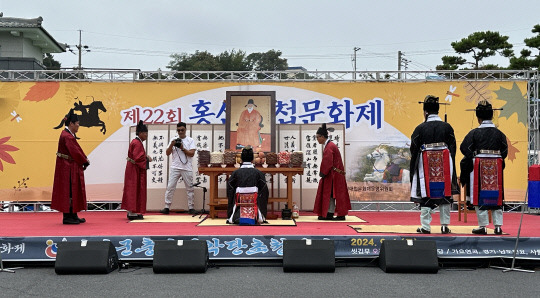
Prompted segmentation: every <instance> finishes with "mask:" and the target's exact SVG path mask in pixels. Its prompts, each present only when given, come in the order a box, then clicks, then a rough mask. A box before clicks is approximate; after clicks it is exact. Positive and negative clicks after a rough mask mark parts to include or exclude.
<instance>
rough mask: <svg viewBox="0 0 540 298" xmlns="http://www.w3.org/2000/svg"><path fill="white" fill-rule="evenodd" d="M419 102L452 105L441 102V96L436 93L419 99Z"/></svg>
mask: <svg viewBox="0 0 540 298" xmlns="http://www.w3.org/2000/svg"><path fill="white" fill-rule="evenodd" d="M418 103H422V104H424V105H426V104H428V105H450V104H449V103H445V102H442V103H441V102H439V98H438V97H437V96H435V95H427V96H426V97H425V98H424V101H419V102H418Z"/></svg>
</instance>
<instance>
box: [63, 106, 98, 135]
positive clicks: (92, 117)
mask: <svg viewBox="0 0 540 298" xmlns="http://www.w3.org/2000/svg"><path fill="white" fill-rule="evenodd" d="M73 105H74V108H73V110H74V111H79V112H81V114H77V116H78V117H79V125H80V126H84V127H94V126H99V127H101V129H100V130H99V131H101V132H102V133H103V134H105V132H107V128H106V127H105V122H103V121H101V119H99V113H100V112H99V111H103V112H107V109H106V108H105V106H103V103H102V102H101V101H92V103H91V104H89V105H83V103H82V102H81V101H79V102H78V103H77V102H75V103H74V104H73ZM64 122H65V120H64V119H62V121H61V122H60V124H58V126H57V127H55V128H54V129H59V128H61V127H62V126H64Z"/></svg>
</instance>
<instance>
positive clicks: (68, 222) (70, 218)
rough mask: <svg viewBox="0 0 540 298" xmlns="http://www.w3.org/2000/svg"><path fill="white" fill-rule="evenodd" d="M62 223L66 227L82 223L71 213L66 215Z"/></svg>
mask: <svg viewBox="0 0 540 298" xmlns="http://www.w3.org/2000/svg"><path fill="white" fill-rule="evenodd" d="M62 223H63V224H65V225H78V224H80V223H81V222H80V221H79V220H78V219H77V218H74V217H73V215H72V214H71V213H64V218H63V219H62Z"/></svg>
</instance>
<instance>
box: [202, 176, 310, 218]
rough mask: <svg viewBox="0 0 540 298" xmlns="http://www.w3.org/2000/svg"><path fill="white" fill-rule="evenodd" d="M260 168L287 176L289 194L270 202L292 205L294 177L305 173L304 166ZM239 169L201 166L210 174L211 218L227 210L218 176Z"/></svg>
mask: <svg viewBox="0 0 540 298" xmlns="http://www.w3.org/2000/svg"><path fill="white" fill-rule="evenodd" d="M257 169H258V170H260V171H261V172H263V173H265V174H271V175H274V174H282V175H285V176H286V177H287V196H286V197H284V198H276V197H272V198H268V203H275V202H277V203H280V202H283V203H287V204H288V205H289V206H292V196H293V195H292V177H293V176H294V175H303V174H304V168H289V167H279V168H275V167H268V168H263V167H261V168H259V167H257ZM235 170H237V168H235V167H225V168H222V167H199V173H200V174H204V175H207V176H209V177H210V178H209V179H210V202H209V203H208V206H210V213H209V217H210V218H217V211H218V210H227V202H228V200H227V197H224V198H220V197H219V195H218V177H219V176H220V175H227V176H229V175H230V174H231V173H232V172H234V171H235Z"/></svg>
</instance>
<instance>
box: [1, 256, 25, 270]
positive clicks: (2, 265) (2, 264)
mask: <svg viewBox="0 0 540 298" xmlns="http://www.w3.org/2000/svg"><path fill="white" fill-rule="evenodd" d="M22 268H23V267H15V268H4V262H3V261H2V255H1V254H0V273H1V272H8V273H15V270H17V269H22Z"/></svg>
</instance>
